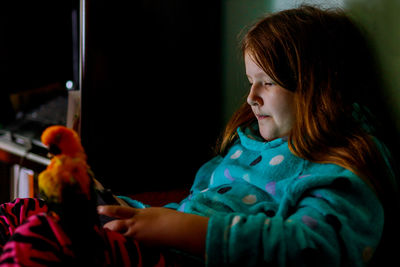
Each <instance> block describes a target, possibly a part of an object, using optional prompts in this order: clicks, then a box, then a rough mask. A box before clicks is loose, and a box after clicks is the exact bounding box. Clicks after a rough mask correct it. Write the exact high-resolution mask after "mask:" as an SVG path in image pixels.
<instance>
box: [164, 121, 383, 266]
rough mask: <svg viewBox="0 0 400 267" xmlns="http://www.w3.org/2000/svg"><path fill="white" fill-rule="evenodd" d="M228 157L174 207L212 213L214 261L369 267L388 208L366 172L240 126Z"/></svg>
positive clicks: (210, 253) (209, 250)
mask: <svg viewBox="0 0 400 267" xmlns="http://www.w3.org/2000/svg"><path fill="white" fill-rule="evenodd" d="M238 134H239V139H238V141H237V142H236V143H235V144H234V145H233V146H232V147H231V148H230V150H229V152H228V153H227V155H226V156H224V157H222V156H217V157H215V158H213V159H212V160H210V161H209V162H207V163H206V164H204V165H203V166H202V167H201V168H200V169H199V171H198V172H197V175H196V177H195V181H194V184H193V186H192V188H191V191H190V195H189V196H188V197H187V198H186V199H184V200H183V201H182V202H181V203H179V204H173V203H171V204H170V205H167V207H170V208H175V209H177V210H179V211H182V212H187V213H194V214H199V215H203V216H208V217H210V220H209V224H208V232H207V239H206V265H207V266H218V267H221V266H325V267H326V266H354V267H355V266H364V265H365V264H366V263H367V262H368V261H369V259H370V258H371V257H372V255H373V252H374V250H375V248H376V247H377V245H378V243H379V241H380V238H381V234H382V231H383V222H384V214H383V208H382V206H381V204H380V202H379V200H378V199H377V197H376V195H375V194H374V193H373V191H372V190H371V189H370V187H369V186H367V185H366V184H365V183H364V182H363V181H362V180H361V178H360V177H358V176H357V175H355V174H354V173H352V172H351V171H349V170H347V169H345V168H342V167H340V166H338V165H335V164H318V163H312V162H310V161H307V160H304V159H302V158H299V157H297V156H295V155H293V154H292V153H291V152H290V150H289V147H288V143H287V140H286V139H285V138H279V139H276V140H273V141H271V142H266V141H264V140H261V139H259V138H257V136H255V135H253V134H251V132H250V131H249V130H247V131H242V130H241V129H238Z"/></svg>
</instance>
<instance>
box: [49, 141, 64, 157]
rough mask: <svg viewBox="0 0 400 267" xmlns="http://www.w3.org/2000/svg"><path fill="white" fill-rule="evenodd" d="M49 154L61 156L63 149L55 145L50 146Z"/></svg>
mask: <svg viewBox="0 0 400 267" xmlns="http://www.w3.org/2000/svg"><path fill="white" fill-rule="evenodd" d="M49 153H50V154H51V155H58V154H61V149H60V148H59V147H58V146H57V145H55V144H50V146H49Z"/></svg>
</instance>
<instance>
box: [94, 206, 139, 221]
mask: <svg viewBox="0 0 400 267" xmlns="http://www.w3.org/2000/svg"><path fill="white" fill-rule="evenodd" d="M97 213H98V214H101V215H106V216H108V217H113V218H119V219H125V218H130V217H132V216H134V215H135V214H136V213H137V209H135V208H132V207H123V206H111V205H107V206H98V207H97Z"/></svg>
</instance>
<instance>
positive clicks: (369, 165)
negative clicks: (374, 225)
mask: <svg viewBox="0 0 400 267" xmlns="http://www.w3.org/2000/svg"><path fill="white" fill-rule="evenodd" d="M242 51H243V54H244V53H249V54H251V56H252V57H253V58H254V60H255V62H256V63H257V64H258V65H259V66H260V68H262V69H263V70H264V71H265V73H267V74H268V75H269V76H270V77H271V78H272V79H273V80H274V81H275V82H276V83H278V84H279V85H280V86H282V87H283V88H285V89H287V90H290V91H293V92H294V93H295V110H296V119H295V123H294V125H293V128H292V131H291V132H290V135H289V140H288V144H289V147H290V149H291V151H292V152H293V153H294V154H295V155H297V156H299V157H301V158H304V159H307V160H310V161H313V162H318V163H335V164H338V165H340V166H342V167H344V168H347V169H349V170H351V171H353V172H354V173H356V174H357V175H359V176H360V177H361V178H362V179H363V180H364V181H365V182H366V183H367V184H368V185H370V186H371V188H372V189H373V190H374V191H375V192H376V193H377V194H378V195H379V196H380V197H382V196H383V195H384V192H383V191H384V189H383V188H385V186H383V185H382V184H383V183H384V182H385V181H384V180H385V179H386V178H382V171H383V172H385V171H387V170H388V167H387V165H386V162H385V160H384V158H383V157H382V156H381V151H380V149H378V147H377V145H376V142H375V141H374V138H373V137H372V135H371V133H370V132H369V131H367V130H366V129H365V127H363V123H364V122H365V121H364V122H363V120H362V119H360V118H358V119H356V118H355V116H354V115H355V110H357V109H358V110H357V111H358V114H363V116H365V117H368V114H370V113H369V112H368V111H367V110H366V109H365V110H364V107H369V108H370V109H371V110H374V106H373V105H371V103H372V104H373V101H374V100H375V99H374V97H373V96H372V95H373V94H374V93H375V92H376V91H377V90H378V88H379V87H378V86H379V82H378V80H377V79H374V77H377V74H376V71H375V69H374V67H375V66H374V64H373V57H372V56H371V55H370V52H369V48H368V46H367V44H366V41H365V38H364V36H363V34H362V33H361V31H360V30H359V28H358V27H357V26H356V25H355V24H354V23H353V22H352V21H351V19H350V18H349V17H348V16H346V15H345V13H344V12H343V11H340V10H321V9H318V8H315V7H311V6H302V7H300V8H296V9H291V10H284V11H281V12H278V13H275V14H272V15H269V16H267V17H265V18H263V19H261V20H260V21H258V22H257V23H256V24H255V25H253V26H252V27H251V28H250V29H249V31H248V32H247V33H246V35H245V36H244V38H243V41H242ZM371 100H372V101H371ZM355 103H357V104H355ZM363 110H364V112H362V111H363ZM253 122H255V117H254V115H253V113H252V110H251V108H250V106H249V105H248V104H247V103H246V102H244V103H243V104H242V106H241V107H240V108H239V109H238V110H237V112H236V113H235V114H234V115H233V116H232V118H231V120H230V121H229V122H228V124H227V126H226V128H225V131H224V133H223V136H222V139H221V142H220V144H219V152H220V153H222V154H224V153H226V151H227V149H229V147H230V146H231V144H232V143H233V142H234V140H235V139H236V138H237V133H236V129H237V128H238V127H240V126H248V125H250V124H252V123H253ZM388 175H389V174H388Z"/></svg>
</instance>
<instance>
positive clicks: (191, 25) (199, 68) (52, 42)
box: [0, 0, 222, 193]
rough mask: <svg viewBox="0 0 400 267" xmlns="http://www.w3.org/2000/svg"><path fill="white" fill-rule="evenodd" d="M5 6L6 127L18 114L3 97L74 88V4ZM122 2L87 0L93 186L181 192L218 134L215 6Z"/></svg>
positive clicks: (0, 66) (85, 122)
mask: <svg viewBox="0 0 400 267" xmlns="http://www.w3.org/2000/svg"><path fill="white" fill-rule="evenodd" d="M3 2H4V3H1V4H0V12H1V29H0V31H1V37H0V55H1V60H0V74H1V77H2V84H1V85H0V86H1V89H0V92H1V94H2V95H1V99H2V101H1V102H2V103H3V104H2V105H0V106H1V107H2V109H3V110H2V112H1V114H2V117H1V118H0V119H1V123H7V122H8V121H10V120H12V119H13V118H14V117H15V114H16V112H17V111H16V110H15V109H13V108H11V105H10V103H9V101H8V97H7V96H8V95H10V94H15V93H21V92H24V91H29V90H35V89H37V88H43V87H46V86H47V85H49V84H59V85H60V87H63V85H64V84H65V82H66V81H67V80H76V73H74V69H75V71H76V67H77V66H76V64H77V62H76V61H75V62H74V61H73V51H74V49H76V46H74V44H73V38H72V36H73V35H72V32H73V31H72V20H71V12H72V10H73V9H77V8H78V6H79V1H49V0H46V1H3ZM5 2H11V3H5ZM126 2H128V1H118V2H113V1H105V0H96V1H94V0H91V1H89V0H88V1H87V6H86V10H87V13H86V17H87V21H86V28H87V35H86V40H85V42H86V59H85V68H84V76H83V77H84V79H83V84H82V103H81V104H82V118H81V136H82V142H83V145H84V147H85V149H86V151H87V154H88V158H89V163H90V165H91V166H92V168H93V170H94V172H95V174H96V176H97V178H98V179H99V180H100V181H102V182H103V183H104V184H105V185H106V186H107V187H110V188H111V189H113V190H114V191H116V192H118V193H135V192H142V191H147V190H167V189H170V188H177V187H187V186H189V185H190V184H191V183H192V182H193V178H194V174H195V172H196V171H197V169H198V168H199V167H200V166H201V165H202V164H203V163H204V162H205V161H207V160H208V159H209V158H210V157H211V156H212V148H213V146H214V144H215V141H216V139H217V137H218V135H219V133H220V130H221V126H220V125H221V112H222V111H221V105H220V101H221V99H220V98H221V92H220V91H221V88H220V87H221V82H220V47H221V44H220V29H221V27H220V13H221V7H220V1H215V0H208V1H197V2H196V3H195V2H194V1H184V0H180V1H172V0H169V1H165V0H163V1H161V0H158V1H146V0H142V1H129V2H131V3H129V4H128V3H126ZM75 51H76V50H75ZM44 98H46V94H42V95H41V99H42V100H44ZM35 104H37V103H33V104H32V105H35ZM22 108H23V109H29V108H31V107H26V106H25V107H22Z"/></svg>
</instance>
